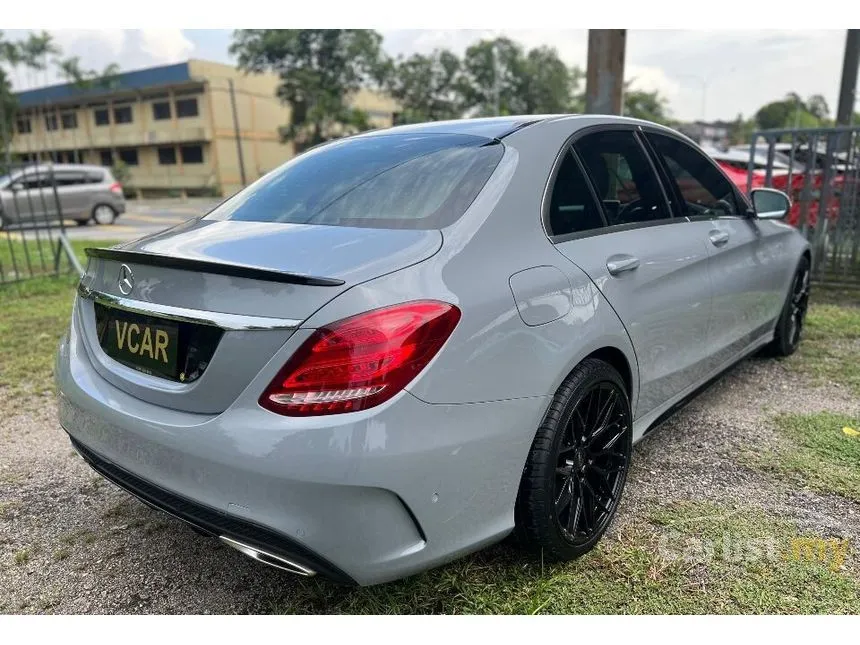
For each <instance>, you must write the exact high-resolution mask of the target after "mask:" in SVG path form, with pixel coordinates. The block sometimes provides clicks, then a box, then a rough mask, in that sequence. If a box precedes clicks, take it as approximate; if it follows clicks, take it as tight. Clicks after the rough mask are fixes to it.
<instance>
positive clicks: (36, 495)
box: [0, 358, 860, 613]
mask: <svg viewBox="0 0 860 645" xmlns="http://www.w3.org/2000/svg"><path fill="white" fill-rule="evenodd" d="M857 408H858V402H857V401H856V399H855V397H853V396H852V395H851V394H850V392H848V391H847V390H844V389H843V388H841V387H840V386H838V385H835V384H829V385H828V386H827V387H825V388H819V387H811V386H810V385H809V384H808V383H807V382H806V381H805V380H804V379H803V378H802V377H800V376H798V375H796V374H795V373H793V372H791V371H788V370H787V369H786V368H785V367H784V366H783V364H781V363H779V362H778V361H775V360H766V359H760V358H755V359H751V360H748V361H745V362H743V363H741V364H740V365H739V366H738V367H736V368H735V369H734V370H733V371H732V372H730V373H729V374H728V375H726V376H725V377H724V378H723V379H722V380H720V381H719V382H718V383H717V384H716V385H714V386H713V387H712V388H711V389H710V390H709V391H707V392H706V393H705V394H703V395H702V396H701V397H699V398H698V399H697V400H695V401H694V402H693V403H691V404H690V406H688V407H687V408H685V409H684V410H682V411H681V412H680V413H678V415H676V416H675V417H674V418H673V419H671V420H670V421H669V422H668V423H666V424H665V425H664V426H663V427H662V428H661V429H660V430H658V431H657V432H655V433H654V434H653V435H651V436H649V437H648V438H646V439H645V440H644V441H643V442H642V443H641V444H640V445H639V446H638V447H637V449H636V454H635V457H634V462H633V469H632V470H631V474H630V477H629V479H628V485H627V490H626V492H625V498H624V501H623V505H622V508H621V509H620V512H619V515H618V517H617V518H616V521H615V522H614V524H613V527H611V529H610V530H611V531H613V532H617V531H619V530H621V529H623V528H624V527H625V525H626V524H627V523H630V522H632V521H634V520H635V519H636V518H638V517H641V516H642V514H643V513H644V509H645V508H646V507H647V505H648V503H650V502H653V501H654V500H659V501H661V502H671V501H673V500H690V499H693V500H696V499H710V500H714V501H717V502H724V503H728V504H733V503H742V504H754V505H757V506H760V507H762V508H764V509H766V510H769V511H772V512H774V513H778V514H779V515H781V516H783V517H787V518H790V519H793V520H794V521H796V522H797V523H798V524H799V525H800V526H801V527H802V528H805V529H808V530H812V531H815V532H816V533H818V534H820V535H829V536H833V537H844V538H847V539H850V540H851V541H852V543H854V544H857V543H858V540H860V505H858V504H856V503H854V502H851V501H849V500H847V499H844V498H841V497H838V496H835V495H820V494H817V493H814V492H811V491H808V490H798V489H797V488H792V487H791V486H789V485H787V484H786V483H784V482H783V481H781V480H778V479H775V478H772V477H770V476H768V475H765V474H763V473H761V472H758V471H753V470H750V469H749V468H746V467H744V466H743V465H742V464H741V463H740V462H739V460H738V454H739V453H740V452H741V451H742V450H743V449H744V447H745V446H750V445H765V446H768V445H774V444H775V443H776V442H777V441H778V440H779V439H778V437H777V435H776V433H775V431H774V429H773V428H772V427H771V425H770V423H771V421H770V419H771V418H772V415H773V414H774V413H775V412H778V411H792V412H817V411H823V410H830V411H834V412H846V413H853V414H856V413H857V411H858V409H857ZM0 410H4V411H6V412H5V413H4V414H2V415H0V445H2V446H3V450H2V451H0V612H14V613H18V612H34V613H35V612H57V613H137V612H158V613H162V612H164V613H198V612H200V613H207V612H212V613H221V612H240V613H242V612H265V611H269V610H271V609H272V608H274V607H280V608H284V607H289V602H290V598H291V597H292V596H293V594H295V593H296V591H297V590H298V589H299V588H298V585H303V584H308V583H305V582H303V581H300V580H298V579H296V578H293V577H291V576H289V575H288V574H285V573H282V572H279V571H276V570H274V569H270V568H267V567H264V566H262V565H258V564H257V563H254V562H252V561H250V560H248V559H247V558H244V557H243V556H241V555H239V554H237V553H235V552H234V551H232V550H230V549H228V548H226V547H222V546H219V545H218V544H217V543H216V542H214V541H213V540H211V539H208V538H203V537H200V536H199V535H197V534H196V533H194V532H193V531H192V530H191V529H189V528H187V527H186V526H185V525H184V524H182V523H181V522H179V521H178V520H174V519H172V518H169V517H166V516H164V515H162V514H160V513H158V512H156V511H153V510H151V509H149V508H148V507H146V506H144V505H143V504H141V503H139V502H138V501H136V500H134V499H133V498H131V497H129V496H128V495H127V494H125V493H124V492H122V491H121V490H119V489H117V488H116V487H115V486H113V485H112V484H109V483H107V482H105V481H104V480H102V479H101V478H99V477H98V476H97V475H95V473H93V472H92V471H91V470H90V469H89V468H88V467H87V466H86V465H85V464H84V462H83V461H82V460H81V459H80V458H79V457H78V456H77V455H76V454H75V453H74V452H73V451H72V450H71V448H70V446H69V443H68V440H67V439H66V436H65V434H64V433H63V431H62V430H61V429H60V428H59V426H58V425H57V420H56V416H55V412H54V403H53V401H52V400H50V399H45V400H43V401H28V402H27V403H26V405H21V404H20V403H14V404H13V403H12V402H11V401H3V400H0ZM454 566H456V565H454ZM311 584H316V583H311ZM320 584H327V583H320Z"/></svg>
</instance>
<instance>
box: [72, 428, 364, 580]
mask: <svg viewBox="0 0 860 645" xmlns="http://www.w3.org/2000/svg"><path fill="white" fill-rule="evenodd" d="M71 441H72V446H73V447H74V449H75V450H76V451H77V452H78V454H79V455H80V456H81V457H83V458H84V460H85V461H86V462H87V463H88V464H89V465H90V467H91V468H92V469H93V470H95V471H96V472H97V473H99V474H100V475H101V476H102V477H104V478H105V479H108V480H110V481H112V482H113V483H114V484H116V485H117V486H119V487H120V488H123V489H125V490H126V491H128V492H129V493H131V494H132V495H134V496H135V497H137V498H138V499H139V500H141V501H142V502H144V503H145V504H147V505H149V506H151V507H153V508H155V509H157V510H159V511H163V512H165V513H168V514H169V515H172V516H173V517H176V518H178V519H180V520H183V521H184V522H187V523H188V524H191V525H192V526H194V527H195V528H197V529H200V530H201V531H203V532H204V533H208V534H209V535H211V536H213V537H228V538H231V539H234V540H238V541H241V542H242V543H244V544H251V545H253V546H256V547H258V548H260V549H263V550H266V551H268V552H272V553H275V554H276V555H280V556H283V557H285V558H288V559H289V560H291V561H294V562H297V563H298V564H300V565H303V566H304V567H307V568H308V569H309V570H310V571H313V572H314V573H319V574H322V575H324V576H325V577H327V578H329V579H330V580H334V581H335V582H340V583H343V584H355V581H354V580H353V579H352V578H350V577H349V576H348V575H347V574H345V573H344V572H343V571H341V570H340V569H338V568H337V567H336V566H334V565H333V564H331V563H329V562H326V561H325V560H323V559H322V558H320V557H319V556H318V555H316V554H315V553H312V552H310V551H308V550H307V549H306V548H304V547H303V546H302V545H301V544H299V543H297V542H295V541H293V540H290V539H288V538H286V537H285V536H283V535H281V534H278V533H275V532H274V531H270V530H269V529H267V528H265V527H263V526H259V525H257V524H254V523H253V522H248V521H243V520H238V519H235V518H233V517H230V516H229V515H227V514H226V513H222V512H221V511H218V510H217V509H214V508H208V507H206V506H203V505H201V504H197V503H196V502H193V501H192V500H189V499H186V498H184V497H181V496H180V495H174V494H173V493H171V492H169V491H166V490H164V489H163V488H160V487H159V486H156V485H155V484H153V483H151V482H147V481H144V480H143V479H141V478H140V477H137V476H135V475H133V474H132V473H130V472H128V471H127V470H125V469H123V468H120V467H119V466H117V465H116V464H113V463H111V462H109V461H108V460H107V459H104V458H103V457H101V456H99V455H97V454H95V453H94V452H93V451H91V450H90V449H89V448H87V447H86V446H84V445H83V444H82V443H80V442H78V441H77V440H75V439H71Z"/></svg>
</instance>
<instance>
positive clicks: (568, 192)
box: [547, 150, 603, 235]
mask: <svg viewBox="0 0 860 645" xmlns="http://www.w3.org/2000/svg"><path fill="white" fill-rule="evenodd" d="M547 224H548V225H549V234H550V235H568V234H570V233H581V232H582V231H589V230H591V229H595V228H601V227H602V226H603V216H602V215H601V214H600V209H599V208H598V206H597V203H596V202H595V201H594V198H593V197H592V194H591V191H590V190H589V188H588V181H587V180H586V178H585V175H583V174H582V171H581V170H580V169H579V164H578V163H576V159H574V158H573V155H572V154H571V153H570V151H569V150H568V152H567V153H566V154H565V156H564V159H563V160H562V162H561V165H560V166H559V168H558V175H556V178H555V185H554V186H553V188H552V196H551V197H550V203H549V219H548V220H547Z"/></svg>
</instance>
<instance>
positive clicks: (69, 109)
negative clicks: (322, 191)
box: [12, 60, 397, 196]
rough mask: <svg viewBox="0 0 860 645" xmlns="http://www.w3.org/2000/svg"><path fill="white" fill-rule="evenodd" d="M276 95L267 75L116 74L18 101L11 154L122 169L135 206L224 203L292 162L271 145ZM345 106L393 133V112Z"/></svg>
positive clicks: (183, 68) (192, 69)
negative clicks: (153, 201)
mask: <svg viewBox="0 0 860 645" xmlns="http://www.w3.org/2000/svg"><path fill="white" fill-rule="evenodd" d="M277 86H278V77H277V75H275V74H250V75H245V74H244V73H243V72H241V71H239V70H237V69H236V68H234V67H232V66H230V65H224V64H221V63H214V62H210V61H202V60H189V61H187V62H185V63H178V64H175V65H164V66H160V67H152V68H148V69H141V70H136V71H132V72H126V73H123V74H119V75H118V76H117V77H116V78H115V79H112V80H111V82H110V84H109V86H108V87H91V88H86V89H82V88H80V87H77V86H75V85H73V84H63V85H53V86H50V87H43V88H38V89H34V90H29V91H26V92H20V93H18V95H17V96H18V102H19V106H20V111H19V114H18V118H17V123H16V128H15V136H14V138H13V141H12V152H13V154H14V155H15V157H16V158H17V159H19V160H22V161H35V160H37V159H38V160H42V161H45V160H48V159H53V160H54V161H57V162H66V163H91V164H101V165H104V166H113V165H114V164H115V163H117V162H118V161H122V162H123V163H124V164H125V165H126V167H127V168H128V171H129V179H128V180H126V182H125V183H126V188H127V189H131V190H132V191H134V192H136V193H137V194H138V195H143V196H148V195H151V196H157V195H183V196H184V195H212V194H215V195H230V194H232V193H234V192H236V191H237V190H239V189H240V188H241V187H242V184H243V183H245V184H247V183H250V182H252V181H254V180H255V179H257V178H259V177H260V176H262V175H263V174H265V173H266V172H268V171H270V170H272V169H273V168H275V167H276V166H278V165H280V164H282V163H283V162H284V161H286V160H287V159H289V158H290V157H292V156H293V154H294V148H293V145H292V144H291V143H286V144H282V143H281V142H280V139H279V136H278V127H279V126H282V125H286V124H287V123H288V122H289V117H290V109H289V107H288V106H285V105H284V104H282V103H281V102H280V101H279V100H278V99H277V98H276V96H275V91H276V88H277ZM351 104H352V105H353V106H355V107H357V108H360V109H362V110H364V111H365V112H366V113H367V114H368V117H369V119H370V122H371V124H372V125H373V126H374V127H377V128H379V127H389V126H391V125H392V122H393V118H394V113H395V111H396V109H397V107H396V104H395V102H394V101H393V100H391V99H390V98H388V97H386V96H384V95H380V94H376V93H373V92H370V91H367V90H362V91H360V92H358V93H357V94H356V95H355V96H354V97H353V98H352V100H351ZM237 130H238V132H239V141H240V142H241V155H240V146H239V145H237V137H236V131H237ZM243 167H244V175H245V177H244V182H243V178H242V174H243V173H242V170H243Z"/></svg>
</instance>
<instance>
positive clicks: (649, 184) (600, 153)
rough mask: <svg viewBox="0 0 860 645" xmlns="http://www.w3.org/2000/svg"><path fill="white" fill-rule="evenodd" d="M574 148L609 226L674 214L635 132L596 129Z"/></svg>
mask: <svg viewBox="0 0 860 645" xmlns="http://www.w3.org/2000/svg"><path fill="white" fill-rule="evenodd" d="M574 148H575V150H576V152H577V154H578V155H579V157H580V159H581V160H582V163H583V165H584V166H585V169H586V171H587V172H588V176H589V177H590V178H591V181H592V183H593V185H594V188H595V190H596V192H597V195H598V198H599V199H600V201H601V203H602V204H603V210H604V213H605V214H606V223H607V224H608V225H609V226H616V225H619V224H633V223H642V222H654V221H659V220H663V219H668V218H669V217H671V215H670V214H669V211H668V209H667V207H666V202H665V199H664V197H663V192H662V190H661V188H660V183H659V181H658V179H657V176H656V174H655V173H654V171H653V169H652V167H651V164H650V163H649V161H648V157H647V156H646V155H645V152H644V150H643V149H642V146H641V145H639V142H638V141H637V140H636V137H635V135H634V134H633V132H630V131H603V132H595V133H594V134H589V135H586V136H584V137H582V138H581V139H579V140H578V141H577V142H576V143H575V144H574Z"/></svg>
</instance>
